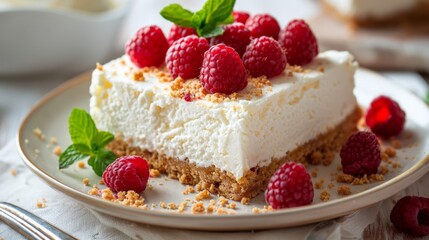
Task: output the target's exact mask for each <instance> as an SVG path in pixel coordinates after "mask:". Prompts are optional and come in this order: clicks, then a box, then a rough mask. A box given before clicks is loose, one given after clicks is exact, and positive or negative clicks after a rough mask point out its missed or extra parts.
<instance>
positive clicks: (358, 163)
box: [340, 131, 381, 177]
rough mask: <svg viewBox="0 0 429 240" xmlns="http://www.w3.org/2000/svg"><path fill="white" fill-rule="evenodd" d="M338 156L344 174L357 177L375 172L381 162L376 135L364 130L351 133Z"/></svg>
mask: <svg viewBox="0 0 429 240" xmlns="http://www.w3.org/2000/svg"><path fill="white" fill-rule="evenodd" d="M340 156H341V165H343V172H344V173H346V174H350V175H353V176H356V177H358V176H362V175H364V174H366V175H370V174H375V173H377V169H378V166H379V165H380V162H381V153H380V146H379V143H378V139H377V136H375V134H373V133H372V132H365V131H363V132H357V133H354V134H352V135H351V136H350V137H349V138H348V139H347V142H346V143H345V144H344V145H343V147H342V148H341V152H340Z"/></svg>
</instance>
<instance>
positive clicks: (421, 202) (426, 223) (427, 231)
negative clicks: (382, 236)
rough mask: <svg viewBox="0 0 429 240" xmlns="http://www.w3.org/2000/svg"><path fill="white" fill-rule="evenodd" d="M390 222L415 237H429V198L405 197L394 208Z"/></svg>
mask: <svg viewBox="0 0 429 240" xmlns="http://www.w3.org/2000/svg"><path fill="white" fill-rule="evenodd" d="M390 221H392V223H393V225H394V226H395V227H396V228H397V229H398V230H400V231H402V232H405V233H408V234H410V235H413V236H415V237H424V236H427V235H429V198H424V197H414V196H406V197H403V198H402V199H401V200H399V201H398V202H397V203H396V204H395V206H394V207H393V209H392V212H391V213H390Z"/></svg>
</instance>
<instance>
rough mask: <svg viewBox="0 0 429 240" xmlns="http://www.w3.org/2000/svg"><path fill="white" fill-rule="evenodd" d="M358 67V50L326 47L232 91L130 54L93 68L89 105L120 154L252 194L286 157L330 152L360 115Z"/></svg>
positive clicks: (203, 183) (217, 188)
mask: <svg viewBox="0 0 429 240" xmlns="http://www.w3.org/2000/svg"><path fill="white" fill-rule="evenodd" d="M356 68H357V63H356V62H355V61H354V59H353V56H352V55H351V54H350V53H348V52H338V51H327V52H323V53H319V54H318V55H317V56H316V57H315V58H314V59H313V60H312V61H311V63H310V64H307V65H305V66H303V67H298V66H288V67H287V68H286V69H285V70H284V72H283V73H282V74H280V75H279V76H276V77H273V78H270V79H269V80H268V79H267V78H266V77H263V76H262V77H256V78H255V77H249V78H248V84H247V87H245V88H244V89H243V90H241V91H239V92H237V93H233V94H229V95H226V94H210V93H207V92H206V91H205V90H204V88H203V87H202V86H201V83H200V82H199V80H198V79H190V80H187V81H185V80H183V79H181V78H180V77H179V78H175V79H173V78H172V77H171V75H170V74H169V72H168V70H167V69H166V68H165V67H143V68H139V67H137V66H136V65H135V64H133V62H132V61H131V60H130V57H129V56H128V55H124V56H122V57H120V58H118V59H116V60H113V61H111V62H109V63H106V64H104V65H102V66H101V65H99V66H98V67H97V69H95V70H94V72H93V74H92V83H91V86H90V94H91V99H90V114H91V116H92V117H93V119H94V121H95V123H96V125H97V127H98V128H99V129H101V130H105V131H109V132H112V133H115V134H116V138H115V140H114V141H113V142H112V143H110V145H109V148H110V149H111V150H112V151H113V152H114V153H115V154H116V155H118V156H123V155H140V156H143V157H144V158H145V159H146V160H147V161H148V163H149V164H150V166H151V168H153V169H158V170H159V171H160V172H163V173H166V174H168V176H169V177H171V178H175V179H178V180H179V181H180V182H181V183H184V184H191V185H196V184H198V185H199V186H200V187H201V188H202V189H207V190H209V191H210V192H212V193H217V194H220V195H222V196H225V197H227V198H230V199H234V200H240V199H242V198H252V197H255V196H256V195H258V194H259V193H261V192H262V191H264V190H265V188H266V185H267V183H268V181H269V179H270V177H271V175H272V174H273V173H274V172H275V170H276V169H277V168H278V167H279V166H280V165H282V164H283V163H285V162H287V161H295V162H301V163H305V164H306V163H308V162H324V163H325V164H329V163H330V161H332V158H333V153H334V152H336V151H338V150H339V148H340V147H341V145H342V144H343V142H344V141H345V140H346V139H347V137H348V136H349V135H350V134H351V133H352V132H354V131H355V130H356V124H357V121H358V119H359V118H360V117H361V111H360V109H359V107H358V105H357V102H356V98H355V96H354V94H353V89H354V73H355V70H356ZM190 96H192V97H190Z"/></svg>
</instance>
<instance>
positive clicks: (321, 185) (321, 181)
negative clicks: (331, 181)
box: [314, 179, 325, 189]
mask: <svg viewBox="0 0 429 240" xmlns="http://www.w3.org/2000/svg"><path fill="white" fill-rule="evenodd" d="M324 182H325V180H323V179H320V180H319V181H317V182H315V183H314V188H316V189H322V188H323V183H324Z"/></svg>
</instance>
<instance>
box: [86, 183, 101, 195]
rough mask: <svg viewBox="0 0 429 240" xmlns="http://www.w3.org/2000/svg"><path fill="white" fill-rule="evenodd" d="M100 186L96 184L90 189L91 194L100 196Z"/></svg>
mask: <svg viewBox="0 0 429 240" xmlns="http://www.w3.org/2000/svg"><path fill="white" fill-rule="evenodd" d="M98 190H99V189H98V187H97V186H96V185H94V186H93V187H92V188H91V190H89V191H88V194H89V195H93V196H98V194H99V191H98Z"/></svg>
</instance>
